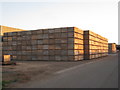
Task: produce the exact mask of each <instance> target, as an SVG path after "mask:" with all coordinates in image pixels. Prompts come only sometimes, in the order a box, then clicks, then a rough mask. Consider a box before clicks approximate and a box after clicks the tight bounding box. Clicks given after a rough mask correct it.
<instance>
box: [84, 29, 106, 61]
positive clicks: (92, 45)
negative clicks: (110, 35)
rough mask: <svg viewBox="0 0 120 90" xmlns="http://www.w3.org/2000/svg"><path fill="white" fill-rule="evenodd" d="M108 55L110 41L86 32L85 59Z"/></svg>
mask: <svg viewBox="0 0 120 90" xmlns="http://www.w3.org/2000/svg"><path fill="white" fill-rule="evenodd" d="M106 55H108V40H107V39H106V38H104V37H102V36H100V35H98V34H96V33H94V32H92V31H90V30H86V31H84V59H85V60H87V59H93V58H98V57H102V56H106Z"/></svg>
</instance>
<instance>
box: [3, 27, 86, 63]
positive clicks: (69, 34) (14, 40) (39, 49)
mask: <svg viewBox="0 0 120 90" xmlns="http://www.w3.org/2000/svg"><path fill="white" fill-rule="evenodd" d="M3 46H4V47H3V54H4V55H12V59H13V60H58V61H59V60H70V61H75V60H82V59H83V55H84V50H83V31H82V30H81V29H78V28H76V27H65V28H53V29H39V30H31V31H21V32H10V33H5V34H4V36H3Z"/></svg>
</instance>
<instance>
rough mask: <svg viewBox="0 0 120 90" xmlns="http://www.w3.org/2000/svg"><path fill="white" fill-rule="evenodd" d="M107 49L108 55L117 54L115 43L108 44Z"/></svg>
mask: <svg viewBox="0 0 120 90" xmlns="http://www.w3.org/2000/svg"><path fill="white" fill-rule="evenodd" d="M108 48H109V49H108V52H109V54H113V53H116V52H117V49H116V43H108Z"/></svg>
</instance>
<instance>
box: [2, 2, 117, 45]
mask: <svg viewBox="0 0 120 90" xmlns="http://www.w3.org/2000/svg"><path fill="white" fill-rule="evenodd" d="M35 1H36V0H35ZM57 1H58V2H57ZM57 1H55V0H44V1H43V0H40V2H33V1H32V2H14V0H13V2H7V1H6V2H0V7H1V8H0V10H2V11H1V12H0V13H1V14H0V17H1V15H2V22H1V19H0V24H2V25H5V26H10V27H16V28H21V29H26V30H34V29H41V28H55V27H67V26H68V27H71V26H76V27H78V28H81V29H83V30H92V31H93V32H96V33H98V34H100V35H102V36H104V37H106V38H108V39H109V42H110V43H112V42H115V43H118V6H117V4H118V1H117V0H79V1H78V0H71V1H68V0H57Z"/></svg>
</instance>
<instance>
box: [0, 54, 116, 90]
mask: <svg viewBox="0 0 120 90" xmlns="http://www.w3.org/2000/svg"><path fill="white" fill-rule="evenodd" d="M111 57H112V58H114V57H116V54H115V55H109V56H107V57H102V58H97V59H93V60H82V61H71V62H70V61H69V62H67V61H16V63H17V65H7V66H2V85H3V88H4V87H9V88H16V87H19V88H21V87H20V86H21V85H24V84H26V83H29V82H33V81H36V80H37V81H38V80H39V81H41V82H42V81H44V80H47V79H49V78H52V77H54V76H56V75H57V74H56V73H59V72H62V71H63V72H64V70H66V69H71V68H76V67H77V66H80V65H86V64H90V63H95V62H101V61H106V60H108V59H110V58H111ZM28 88H29V86H28Z"/></svg>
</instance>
